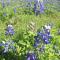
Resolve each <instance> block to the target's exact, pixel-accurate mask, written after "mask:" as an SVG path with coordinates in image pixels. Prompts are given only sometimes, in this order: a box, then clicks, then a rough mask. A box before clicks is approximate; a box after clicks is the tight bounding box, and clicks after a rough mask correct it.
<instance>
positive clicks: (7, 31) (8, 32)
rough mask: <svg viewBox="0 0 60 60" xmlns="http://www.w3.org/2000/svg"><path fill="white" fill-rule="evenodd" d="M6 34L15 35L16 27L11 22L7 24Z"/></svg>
mask: <svg viewBox="0 0 60 60" xmlns="http://www.w3.org/2000/svg"><path fill="white" fill-rule="evenodd" d="M5 34H6V35H14V28H13V26H12V25H11V24H10V25H8V26H7V29H6V32H5Z"/></svg>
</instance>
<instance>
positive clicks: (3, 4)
mask: <svg viewBox="0 0 60 60" xmlns="http://www.w3.org/2000/svg"><path fill="white" fill-rule="evenodd" d="M2 7H3V8H4V7H5V3H4V0H2Z"/></svg>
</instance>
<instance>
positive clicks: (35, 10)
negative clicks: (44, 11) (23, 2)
mask: <svg viewBox="0 0 60 60" xmlns="http://www.w3.org/2000/svg"><path fill="white" fill-rule="evenodd" d="M36 8H37V7H36V4H34V12H35V13H36V12H37V9H36Z"/></svg>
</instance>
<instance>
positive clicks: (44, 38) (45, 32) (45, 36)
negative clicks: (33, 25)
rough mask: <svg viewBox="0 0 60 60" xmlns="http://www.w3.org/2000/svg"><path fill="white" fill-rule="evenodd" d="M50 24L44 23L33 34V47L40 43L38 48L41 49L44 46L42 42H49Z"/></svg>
mask: <svg viewBox="0 0 60 60" xmlns="http://www.w3.org/2000/svg"><path fill="white" fill-rule="evenodd" d="M50 29H51V26H50V25H45V26H44V27H43V28H42V30H41V31H38V32H37V36H35V37H34V38H35V41H34V47H35V48H37V47H38V46H40V45H43V46H42V47H41V48H40V49H39V50H40V51H42V50H44V48H45V46H44V44H49V43H50V40H51V38H52V36H51V34H50Z"/></svg>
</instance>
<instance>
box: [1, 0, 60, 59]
mask: <svg viewBox="0 0 60 60" xmlns="http://www.w3.org/2000/svg"><path fill="white" fill-rule="evenodd" d="M19 1H20V0H19ZM19 1H18V2H16V3H13V2H14V1H13V2H11V3H10V5H9V4H7V3H6V2H5V5H4V4H3V5H2V4H1V2H0V60H60V11H59V10H58V9H59V8H57V9H53V8H50V7H51V5H48V4H47V5H46V6H49V8H48V9H45V10H44V13H39V12H37V14H35V12H34V11H33V7H32V8H31V7H30V6H28V7H26V6H22V7H21V6H20V5H19V4H22V5H23V3H21V2H19ZM25 4H26V3H25ZM32 4H34V3H33V2H32ZM16 6H17V7H16ZM55 6H56V5H55Z"/></svg>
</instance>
